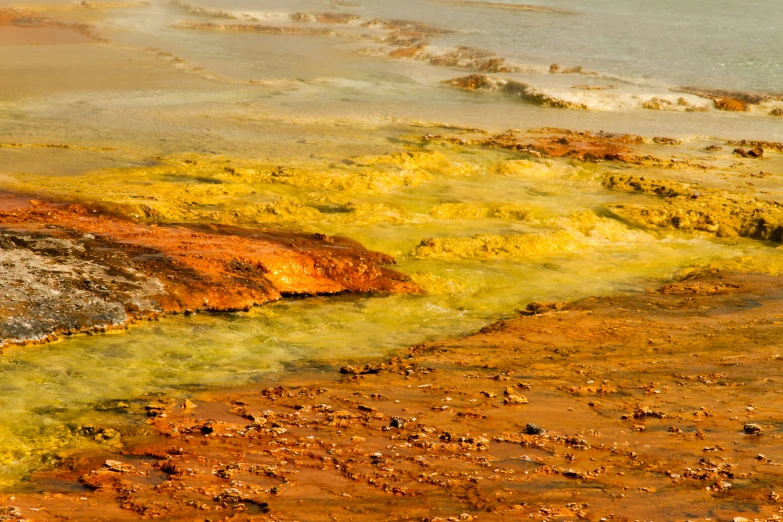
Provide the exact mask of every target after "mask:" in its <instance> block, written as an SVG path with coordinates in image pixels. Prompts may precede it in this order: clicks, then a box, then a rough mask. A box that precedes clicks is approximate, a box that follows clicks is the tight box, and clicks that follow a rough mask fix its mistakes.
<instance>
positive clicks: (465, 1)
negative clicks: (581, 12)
mask: <svg viewBox="0 0 783 522" xmlns="http://www.w3.org/2000/svg"><path fill="white" fill-rule="evenodd" d="M434 3H438V4H446V5H457V6H465V7H488V8H491V9H505V10H509V11H529V12H534V13H558V14H577V13H576V12H575V11H569V10H568V9H559V8H557V7H546V6H543V5H527V4H502V3H498V2H478V1H475V2H474V1H471V0H436V1H435V2H434Z"/></svg>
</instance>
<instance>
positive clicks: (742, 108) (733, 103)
mask: <svg viewBox="0 0 783 522" xmlns="http://www.w3.org/2000/svg"><path fill="white" fill-rule="evenodd" d="M713 103H714V104H715V108H716V109H718V110H721V111H729V112H747V111H748V104H746V103H745V102H742V101H740V100H735V99H734V98H716V99H715V100H713Z"/></svg>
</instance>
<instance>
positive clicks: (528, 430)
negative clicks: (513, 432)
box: [525, 422, 546, 435]
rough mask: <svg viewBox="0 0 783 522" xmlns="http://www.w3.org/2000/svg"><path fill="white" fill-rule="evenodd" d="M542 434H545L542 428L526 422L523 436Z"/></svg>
mask: <svg viewBox="0 0 783 522" xmlns="http://www.w3.org/2000/svg"><path fill="white" fill-rule="evenodd" d="M544 433H546V430H545V429H544V428H542V427H541V426H536V425H535V424H533V423H532V422H528V423H527V424H526V425H525V434H527V435H543V434H544Z"/></svg>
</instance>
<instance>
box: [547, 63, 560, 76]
mask: <svg viewBox="0 0 783 522" xmlns="http://www.w3.org/2000/svg"><path fill="white" fill-rule="evenodd" d="M559 70H560V66H559V65H557V64H556V63H553V64H552V65H550V66H549V74H555V73H557V71H559Z"/></svg>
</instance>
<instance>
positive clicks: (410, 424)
mask: <svg viewBox="0 0 783 522" xmlns="http://www.w3.org/2000/svg"><path fill="white" fill-rule="evenodd" d="M781 298H783V284H782V283H781V280H780V279H779V278H775V277H770V276H762V275H753V274H736V273H730V272H720V271H712V272H705V273H701V274H698V275H694V276H692V277H690V278H688V279H687V280H684V281H682V282H678V283H671V284H668V285H665V286H663V287H661V288H659V289H657V290H652V289H650V290H648V291H646V292H641V293H637V294H633V295H628V296H625V297H613V298H590V299H585V300H581V301H578V302H575V303H572V304H565V303H536V304H532V305H530V306H528V307H527V309H526V310H523V311H520V312H519V313H518V316H517V317H516V318H512V319H509V320H505V321H501V322H498V323H495V324H493V325H490V326H488V327H486V328H484V329H483V330H482V331H481V332H479V333H477V334H475V335H471V336H467V337H464V338H451V339H446V340H442V341H437V342H432V343H426V344H422V345H417V346H414V347H411V348H410V349H408V350H406V351H404V352H403V353H401V354H399V356H398V357H395V358H392V359H390V360H386V361H369V362H367V361H365V362H364V363H355V364H353V365H348V366H343V367H341V368H337V367H320V368H306V367H305V368H300V369H298V370H295V371H294V372H292V373H291V374H289V375H287V376H280V377H279V378H278V379H273V378H270V379H268V380H266V381H265V382H261V383H259V384H258V385H255V386H252V387H249V388H245V389H241V390H234V391H230V392H227V391H222V392H213V393H204V394H200V395H196V396H194V397H192V400H187V401H185V402H184V403H181V404H178V403H173V402H172V401H166V400H165V399H163V400H160V401H157V402H154V403H150V404H148V405H147V407H146V414H147V415H148V416H149V421H148V422H149V423H150V425H151V427H152V429H153V432H154V435H153V436H151V437H146V438H143V439H142V440H137V441H135V442H134V443H131V444H129V445H127V446H126V448H125V449H124V450H123V451H122V452H120V453H119V454H117V453H106V454H97V455H96V454H94V453H93V454H91V455H83V456H74V457H73V458H71V459H69V460H68V461H67V462H66V463H65V464H66V465H65V468H66V469H64V470H61V471H56V472H51V473H44V474H39V475H38V476H37V477H36V479H35V482H34V483H33V484H34V487H36V488H41V489H42V490H43V492H42V493H35V494H17V495H15V496H14V497H13V498H12V497H10V496H8V495H6V496H5V497H3V504H4V505H5V506H6V510H7V512H8V513H11V512H12V511H13V510H14V509H16V510H17V511H14V512H18V513H19V516H20V517H22V516H23V517H24V518H26V519H30V520H54V519H60V520H92V519H112V520H124V519H136V518H137V517H139V516H142V517H145V518H156V517H163V518H164V519H167V520H194V519H199V520H201V519H211V520H433V521H434V520H509V519H515V520H516V519H536V520H575V519H586V520H601V519H608V520H636V519H638V518H639V517H640V516H643V517H644V519H648V520H708V519H712V520H715V519H717V520H742V519H738V518H735V517H746V518H748V519H751V520H753V519H760V520H777V518H775V517H776V516H777V514H778V513H780V510H781V508H780V507H779V505H778V498H779V491H778V489H779V480H780V470H779V468H780V465H781V462H783V453H781V449H780V444H779V438H780V436H781V435H780V433H779V430H780V425H781V422H783V417H781V414H780V396H779V390H778V386H777V384H776V383H778V382H779V381H780V377H779V373H780V372H779V369H778V368H777V365H778V364H780V361H781V360H782V359H781V354H780V353H779V352H780V350H779V348H780V346H779V339H780V328H781V324H783V304H781V303H783V301H781ZM139 415H141V413H140V414H139ZM93 429H94V430H95V436H96V437H101V436H107V437H108V436H110V435H102V433H103V432H101V431H100V429H98V428H93ZM11 506H13V508H12V507H11Z"/></svg>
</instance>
